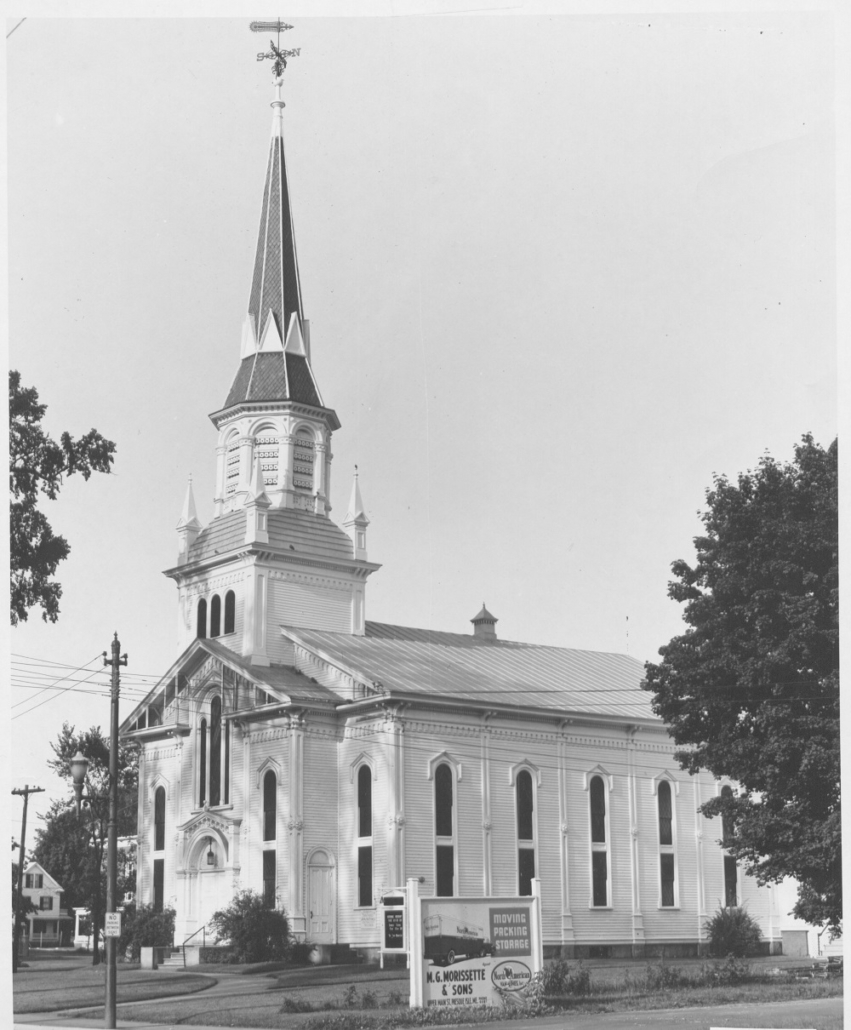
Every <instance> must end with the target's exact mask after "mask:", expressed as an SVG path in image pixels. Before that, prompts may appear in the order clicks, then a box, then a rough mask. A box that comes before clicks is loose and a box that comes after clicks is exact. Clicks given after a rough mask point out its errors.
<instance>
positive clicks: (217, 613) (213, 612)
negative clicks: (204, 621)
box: [210, 594, 222, 637]
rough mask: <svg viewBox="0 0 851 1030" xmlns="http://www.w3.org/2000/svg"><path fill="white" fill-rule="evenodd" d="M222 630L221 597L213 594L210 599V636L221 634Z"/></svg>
mask: <svg viewBox="0 0 851 1030" xmlns="http://www.w3.org/2000/svg"><path fill="white" fill-rule="evenodd" d="M221 632H222V599H221V598H220V597H219V595H218V594H213V599H212V600H211V601H210V636H211V637H218V636H221Z"/></svg>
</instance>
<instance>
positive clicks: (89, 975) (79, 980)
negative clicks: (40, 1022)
mask: <svg viewBox="0 0 851 1030" xmlns="http://www.w3.org/2000/svg"><path fill="white" fill-rule="evenodd" d="M105 978H106V966H104V965H100V966H93V965H92V964H91V958H88V959H83V960H81V961H76V962H75V961H73V960H70V959H69V960H65V961H63V962H61V963H58V962H45V963H42V962H31V963H28V964H27V965H26V966H25V967H22V968H21V969H19V970H18V972H17V973H16V974H15V976H14V978H13V980H12V1004H13V1011H14V1012H21V1013H23V1012H57V1011H59V1010H61V1009H68V1008H77V1007H80V1006H82V1005H89V1004H91V1002H92V1000H93V999H94V998H101V997H103V991H104V984H105ZM212 983H213V981H212V980H210V979H209V977H204V976H197V975H194V974H185V975H184V974H181V973H169V974H167V975H162V974H157V973H155V972H151V971H150V970H148V969H139V968H138V967H135V968H132V967H131V968H122V966H120V965H119V967H118V983H117V990H116V1000H117V1002H118V1003H119V1004H120V1003H121V1002H122V1001H135V1000H143V999H148V998H162V997H164V996H166V995H169V994H176V993H177V994H190V993H192V992H193V991H203V990H204V989H205V988H207V987H209V986H210V985H211V984H212Z"/></svg>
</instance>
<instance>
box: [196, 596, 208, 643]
mask: <svg viewBox="0 0 851 1030" xmlns="http://www.w3.org/2000/svg"><path fill="white" fill-rule="evenodd" d="M196 636H197V637H198V639H199V640H203V639H204V638H205V637H206V636H207V602H206V601H205V600H204V598H203V597H202V598H201V600H200V601H199V602H198V632H197V634H196Z"/></svg>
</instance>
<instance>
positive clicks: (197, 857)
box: [186, 832, 230, 944]
mask: <svg viewBox="0 0 851 1030" xmlns="http://www.w3.org/2000/svg"><path fill="white" fill-rule="evenodd" d="M226 865H227V849H226V845H225V842H224V841H223V840H222V839H221V838H220V837H219V836H218V835H213V834H211V833H209V832H208V833H205V834H204V835H202V836H200V837H199V838H198V839H197V840H196V841H195V842H194V844H193V845H192V848H191V850H190V858H189V870H188V871H189V878H190V882H189V885H188V886H189V890H188V898H187V902H188V904H187V920H186V931H187V934H190V933H193V932H194V931H199V930H201V928H202V927H206V926H207V925H208V924H209V922H210V919H211V918H212V916H213V913H214V912H216V911H217V910H218V909H220V908H224V907H225V906H226V905H227V904H228V902H229V900H230V898H229V897H228V896H227V887H228V882H229V877H228V875H227V870H226V868H225V867H226ZM202 937H203V934H202V933H198V934H197V936H196V937H194V939H193V941H192V943H193V944H201V943H202ZM207 943H208V944H209V943H210V941H209V939H207Z"/></svg>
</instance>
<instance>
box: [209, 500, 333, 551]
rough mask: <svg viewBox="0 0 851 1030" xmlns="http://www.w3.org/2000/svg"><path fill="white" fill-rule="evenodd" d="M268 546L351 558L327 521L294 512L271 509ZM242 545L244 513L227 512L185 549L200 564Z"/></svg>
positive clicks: (288, 509)
mask: <svg viewBox="0 0 851 1030" xmlns="http://www.w3.org/2000/svg"><path fill="white" fill-rule="evenodd" d="M267 526H268V531H269V544H270V545H271V546H272V547H280V548H281V549H282V550H290V551H295V552H297V553H298V552H302V553H304V554H312V555H322V556H323V557H326V558H342V559H345V560H347V561H351V560H352V558H353V553H352V541H351V540H350V539H349V537H348V536H347V535H346V533H344V532H343V530H342V529H340V527H339V526H337V525H335V524H334V523H333V522H332V521H331V520H330V519H326V518H322V517H321V516H318V515H314V514H312V513H311V512H306V511H299V510H298V509H296V508H271V509H270V510H269V512H268V515H267ZM244 545H245V512H244V511H243V510H242V509H240V510H238V511H231V512H228V513H227V514H226V515H220V516H219V518H217V519H213V521H212V522H211V523H210V524H209V525H208V526H205V527H204V529H203V530H201V532H200V533H199V534H198V536H197V537H196V539H195V542H194V543H193V544H192V546H191V547H190V548H189V561H203V560H204V559H205V558H213V557H215V555H217V554H225V553H226V552H227V551H232V550H235V549H236V548H239V547H243V546H244Z"/></svg>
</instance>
